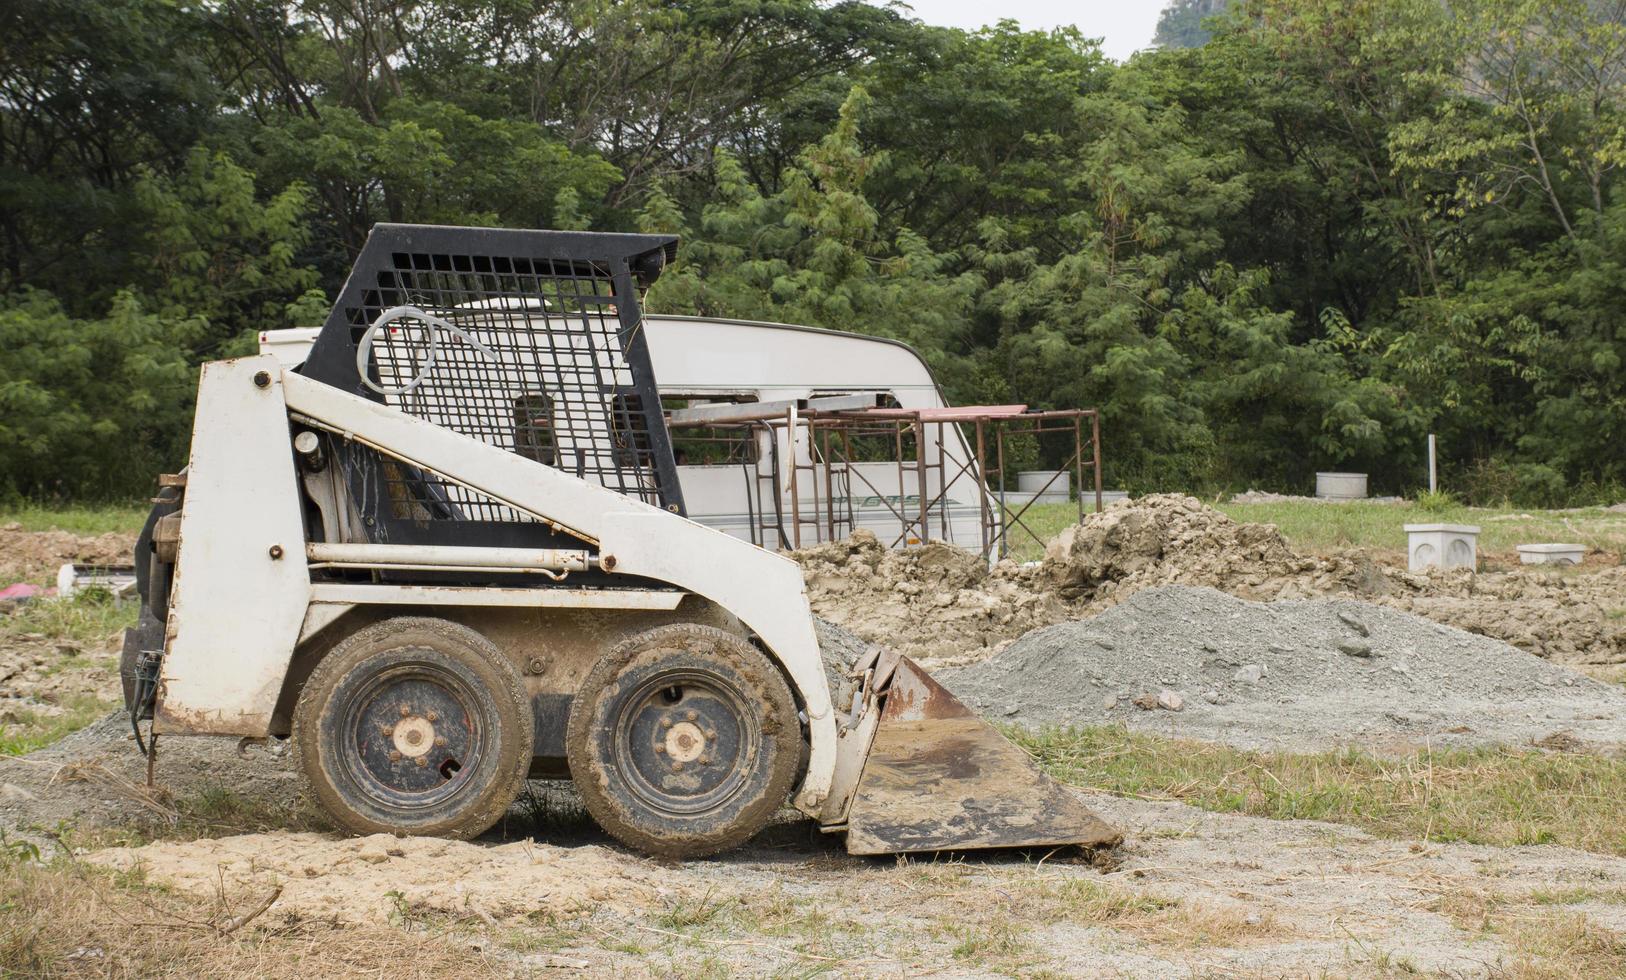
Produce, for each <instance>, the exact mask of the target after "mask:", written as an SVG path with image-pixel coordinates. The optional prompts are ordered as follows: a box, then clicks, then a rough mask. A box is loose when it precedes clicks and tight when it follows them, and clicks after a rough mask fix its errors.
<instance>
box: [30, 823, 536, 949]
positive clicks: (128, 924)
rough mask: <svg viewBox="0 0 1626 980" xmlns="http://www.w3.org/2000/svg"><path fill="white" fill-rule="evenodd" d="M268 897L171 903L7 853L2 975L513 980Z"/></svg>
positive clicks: (139, 882)
mask: <svg viewBox="0 0 1626 980" xmlns="http://www.w3.org/2000/svg"><path fill="white" fill-rule="evenodd" d="M266 897H268V896H267V895H265V894H253V895H248V894H234V893H229V892H227V891H226V890H224V889H223V890H222V891H221V892H220V893H219V894H217V895H215V896H214V897H213V898H210V899H197V898H191V897H187V896H182V895H177V894H172V893H170V892H168V891H165V890H163V889H161V888H158V887H155V886H153V885H150V884H149V883H147V882H146V881H144V880H143V879H142V878H141V877H140V876H139V875H128V874H122V875H121V874H115V873H111V872H107V871H104V870H101V869H96V868H91V867H89V866H87V865H82V864H80V863H78V862H77V861H74V860H73V859H72V858H69V857H57V858H55V859H52V860H48V861H46V862H45V863H39V862H36V861H31V860H28V859H27V857H26V855H20V854H18V853H17V852H16V851H9V852H8V853H7V855H6V858H5V865H4V867H0V975H3V976H29V977H92V976H94V977H230V978H246V977H312V976H321V977H349V976H377V975H379V969H380V964H386V963H387V964H389V967H388V975H390V976H392V977H419V976H423V977H429V976H468V977H480V976H509V975H511V973H512V966H511V964H509V963H506V962H504V960H503V959H500V958H497V957H494V956H492V955H490V954H487V953H485V952H483V951H480V950H476V949H473V948H471V946H470V944H469V943H467V942H459V941H457V940H456V937H448V936H446V935H437V934H426V933H412V932H408V931H405V930H402V929H391V928H386V927H370V928H357V927H344V928H340V927H338V926H337V925H335V924H332V923H328V922H321V921H287V920H286V919H284V917H282V916H279V915H278V914H277V911H276V907H275V906H274V905H273V906H271V908H270V910H269V911H268V912H266V913H264V914H263V915H260V916H257V917H255V918H254V919H252V920H250V921H246V922H244V921H242V920H243V919H244V918H245V917H246V916H247V915H249V914H250V913H252V912H254V911H255V909H256V908H258V907H259V905H260V904H261V903H263V902H264V900H265V898H266Z"/></svg>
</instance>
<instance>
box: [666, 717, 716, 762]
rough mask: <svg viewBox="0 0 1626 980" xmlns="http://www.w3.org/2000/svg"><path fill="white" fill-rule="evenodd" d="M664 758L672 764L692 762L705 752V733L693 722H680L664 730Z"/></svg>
mask: <svg viewBox="0 0 1626 980" xmlns="http://www.w3.org/2000/svg"><path fill="white" fill-rule="evenodd" d="M664 745H665V748H666V757H667V758H668V759H671V760H672V761H673V762H693V761H695V760H696V759H699V758H701V757H702V756H704V755H705V752H706V733H705V732H702V731H701V730H700V727H699V726H698V725H696V724H694V723H693V722H689V721H680V722H678V723H677V724H675V725H673V726H672V727H671V728H668V729H667V730H666V741H665V743H664Z"/></svg>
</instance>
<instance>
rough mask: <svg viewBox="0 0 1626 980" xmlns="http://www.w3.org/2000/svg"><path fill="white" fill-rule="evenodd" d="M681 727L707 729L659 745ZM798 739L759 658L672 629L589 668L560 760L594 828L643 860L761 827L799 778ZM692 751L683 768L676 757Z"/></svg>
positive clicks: (773, 675) (779, 680) (707, 632)
mask: <svg viewBox="0 0 1626 980" xmlns="http://www.w3.org/2000/svg"><path fill="white" fill-rule="evenodd" d="M674 695H675V698H674ZM690 712H694V714H690ZM674 718H676V719H677V724H676V727H673V724H674V722H673V719H674ZM684 720H688V721H689V722H690V727H689V728H688V729H687V731H694V730H696V726H698V727H699V728H701V729H704V728H709V729H710V730H709V731H702V732H701V734H702V735H703V736H704V738H702V739H700V740H699V741H698V742H697V743H690V742H685V743H683V745H682V749H681V750H674V749H672V748H669V746H673V745H674V744H677V743H674V742H673V741H672V739H673V738H675V737H678V736H680V735H683V733H684V732H685V731H686V729H685V728H684V725H683V721H684ZM662 726H665V727H662ZM719 731H721V736H720V737H719ZM663 736H665V737H663ZM684 737H685V738H686V737H687V736H686V735H685V736H684ZM802 743H803V738H802V730H801V725H800V724H799V722H798V720H797V717H796V703H795V701H794V700H793V699H792V697H791V692H790V688H789V686H788V685H787V684H786V683H785V679H784V677H783V676H782V675H781V674H780V672H779V670H778V668H777V667H776V666H775V665H774V664H773V663H772V662H771V661H770V660H769V659H768V657H767V656H766V655H765V654H763V653H762V652H761V651H760V650H758V649H757V648H755V647H753V646H751V645H750V644H749V643H746V642H745V641H744V640H742V639H740V638H739V637H737V636H735V635H733V634H732V633H728V632H725V631H723V630H720V629H716V628H714V627H710V626H699V625H695V624H689V623H678V624H674V625H670V626H661V627H657V628H655V629H652V630H649V631H647V632H644V633H639V634H637V635H635V636H632V637H629V638H627V639H626V640H624V641H622V642H621V643H620V644H618V645H617V646H616V647H615V648H614V649H612V650H611V651H610V652H609V653H607V654H605V655H604V657H602V658H601V659H600V660H599V662H598V663H597V664H595V665H594V666H593V669H592V670H591V671H589V672H588V675H587V678H586V679H585V680H584V681H583V682H582V685H581V687H580V689H578V690H577V692H576V695H575V698H574V699H573V700H572V702H571V707H570V720H569V723H568V726H567V729H566V734H565V753H566V757H567V758H568V760H569V762H570V774H571V778H572V779H573V780H574V781H575V784H576V787H577V789H578V790H579V791H580V792H581V796H582V802H583V803H584V804H585V805H586V807H587V811H588V812H589V813H591V814H592V815H593V818H594V819H595V820H597V821H598V823H599V826H601V827H603V828H604V829H605V830H606V831H608V832H609V833H610V834H611V835H613V836H614V837H615V838H617V839H618V840H620V841H621V842H622V843H624V844H626V845H627V846H629V847H632V848H635V849H637V850H640V851H643V852H644V853H646V854H651V855H654V856H656V857H665V858H693V857H703V856H705V855H708V854H715V853H717V852H718V851H723V850H727V849H728V848H731V847H735V846H738V845H739V844H742V843H744V842H745V841H746V840H748V839H750V838H751V836H752V835H754V834H755V833H756V832H757V831H759V830H761V829H762V828H763V827H764V826H766V825H767V823H768V821H769V820H770V819H771V818H772V817H773V815H774V812H775V811H776V810H777V809H778V808H779V806H780V805H781V804H783V803H784V802H785V799H786V797H787V796H789V795H790V791H791V788H792V786H794V785H795V783H796V780H797V777H798V776H799V775H800V772H801V768H802V766H803V764H804V763H803V759H804V753H803V747H802ZM695 744H697V745H698V746H699V748H698V749H695V750H694V751H696V752H698V753H699V755H698V757H696V758H691V759H690V760H689V762H688V764H687V766H688V767H687V768H686V769H685V768H684V763H682V762H681V761H679V760H678V756H679V755H680V754H687V752H688V750H689V748H690V746H691V745H695ZM657 746H658V748H657ZM674 763H676V765H674ZM679 770H681V771H679ZM657 780H658V782H657ZM685 783H687V784H688V785H685Z"/></svg>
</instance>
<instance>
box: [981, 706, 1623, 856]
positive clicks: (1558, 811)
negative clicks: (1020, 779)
mask: <svg viewBox="0 0 1626 980" xmlns="http://www.w3.org/2000/svg"><path fill="white" fill-rule="evenodd" d="M1008 734H1009V735H1011V737H1012V738H1014V739H1015V740H1016V741H1017V742H1019V743H1020V744H1022V745H1023V746H1024V747H1025V748H1027V749H1028V751H1030V752H1032V753H1033V754H1034V756H1035V757H1036V758H1037V759H1039V761H1040V762H1041V763H1042V764H1043V765H1044V766H1045V768H1046V769H1047V770H1048V771H1049V772H1050V773H1051V774H1052V775H1054V776H1057V777H1058V778H1060V779H1062V780H1064V781H1066V782H1069V783H1072V784H1073V785H1076V786H1084V787H1089V788H1093V789H1098V790H1102V791H1105V792H1108V793H1114V794H1118V795H1122V796H1135V797H1145V798H1154V799H1169V800H1181V801H1183V802H1186V803H1190V804H1193V805H1195V806H1199V807H1202V808H1204V809H1207V810H1216V811H1220V812H1225V813H1245V814H1249V815H1251V816H1258V817H1272V818H1276V819H1282V820H1327V821H1331V822H1334V823H1346V824H1353V825H1355V826H1358V827H1361V828H1362V829H1364V830H1367V831H1369V832H1371V833H1374V834H1378V835H1380V836H1385V837H1395V838H1401V839H1415V840H1427V841H1466V842H1469V843H1475V844H1490V845H1494V846H1498V847H1508V846H1515V845H1521V844H1561V845H1564V846H1568V847H1576V848H1581V849H1583V850H1589V851H1597V852H1600V853H1605V854H1626V762H1622V761H1620V760H1618V759H1610V758H1604V757H1601V756H1596V755H1589V754H1584V753H1561V752H1537V751H1522V750H1517V749H1508V748H1487V749H1473V750H1452V751H1438V752H1435V751H1418V752H1413V753H1411V754H1409V755H1405V756H1400V757H1396V758H1388V757H1378V756H1373V755H1369V754H1366V753H1363V752H1358V751H1354V750H1342V751H1334V752H1325V753H1320V754H1314V755H1294V754H1289V753H1276V752H1246V751H1243V750H1240V749H1234V748H1230V747H1228V746H1223V745H1213V744H1208V743H1202V742H1189V741H1181V740H1177V739H1170V738H1163V737H1160V736H1156V735H1145V734H1137V733H1132V732H1129V731H1127V730H1125V729H1122V728H1088V729H1052V730H1048V731H1045V732H1040V733H1032V732H1027V731H1023V730H1021V729H1011V730H1010V731H1009V732H1008Z"/></svg>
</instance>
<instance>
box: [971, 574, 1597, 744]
mask: <svg viewBox="0 0 1626 980" xmlns="http://www.w3.org/2000/svg"><path fill="white" fill-rule="evenodd" d="M939 679H940V680H942V681H943V683H945V684H946V685H947V686H948V687H949V688H950V690H952V691H953V692H954V693H955V694H956V695H958V696H959V697H960V698H962V699H963V700H965V701H966V702H967V703H969V704H971V705H973V706H975V707H976V708H977V709H978V710H980V711H982V712H983V713H984V714H985V715H986V716H988V717H990V718H992V719H994V720H1003V721H1008V722H1017V723H1020V724H1023V725H1027V726H1030V727H1041V726H1045V725H1080V726H1084V725H1101V724H1125V725H1128V726H1129V727H1130V728H1133V729H1143V730H1150V731H1156V732H1161V733H1164V734H1169V735H1177V736H1184V737H1189V738H1197V739H1203V740H1208V741H1218V742H1225V743H1228V744H1231V745H1236V746H1239V747H1243V748H1285V749H1312V748H1324V747H1327V746H1330V745H1335V744H1358V745H1364V746H1367V747H1372V748H1379V749H1384V748H1395V749H1399V748H1404V747H1407V746H1412V745H1420V744H1423V743H1425V742H1426V743H1428V744H1432V745H1439V746H1451V745H1484V744H1513V745H1528V744H1531V743H1537V744H1543V745H1547V746H1557V747H1567V746H1570V745H1573V744H1575V743H1577V742H1579V743H1591V744H1596V745H1600V746H1617V747H1618V746H1620V745H1623V744H1626V690H1622V689H1620V688H1617V687H1613V686H1610V685H1606V684H1602V683H1599V682H1597V681H1594V680H1592V679H1590V678H1588V677H1586V676H1584V675H1582V674H1578V673H1575V672H1574V671H1571V670H1568V669H1566V668H1564V667H1560V666H1557V665H1555V664H1552V663H1549V662H1547V661H1544V660H1542V659H1540V658H1539V657H1535V656H1532V655H1530V654H1528V653H1525V652H1523V651H1521V650H1518V649H1517V648H1515V647H1512V646H1509V645H1508V644H1506V643H1503V642H1501V641H1499V640H1494V639H1490V638H1488V637H1482V636H1476V635H1474V634H1472V633H1466V632H1464V631H1462V630H1458V629H1454V628H1452V627H1449V626H1443V625H1440V624H1438V623H1434V622H1430V621H1428V620H1425V619H1422V618H1420V617H1417V616H1413V615H1411V614H1409V613H1404V612H1400V611H1398V610H1395V609H1391V608H1387V607H1383V606H1375V605H1372V604H1369V603H1364V602H1356V601H1348V600H1330V599H1313V600H1295V601H1278V602H1273V603H1258V602H1248V601H1245V600H1242V599H1237V598H1235V597H1233V596H1230V595H1227V594H1225V593H1223V592H1219V591H1217V590H1215V589H1209V588H1197V587H1191V586H1182V585H1172V586H1165V587H1162V588H1156V589H1147V590H1143V591H1141V592H1138V593H1136V594H1135V595H1133V596H1131V597H1129V598H1128V599H1126V600H1125V601H1123V602H1122V603H1121V604H1119V605H1117V606H1115V607H1113V608H1111V609H1109V610H1107V611H1106V612H1104V613H1102V614H1101V615H1099V616H1097V617H1095V618H1094V619H1089V620H1081V621H1076V622H1070V623H1060V624H1058V625H1055V626H1049V627H1046V628H1044V629H1039V630H1034V631H1033V632H1031V633H1028V634H1026V635H1025V636H1023V637H1022V638H1020V639H1018V640H1017V641H1016V642H1015V643H1013V644H1011V646H1010V647H1008V648H1006V649H1005V650H1004V651H1003V652H1001V653H1000V654H999V655H997V656H995V657H993V658H991V659H989V660H985V661H983V662H981V663H978V664H975V665H972V666H970V667H966V668H964V669H962V670H956V671H946V672H943V673H941V674H940V675H939Z"/></svg>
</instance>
